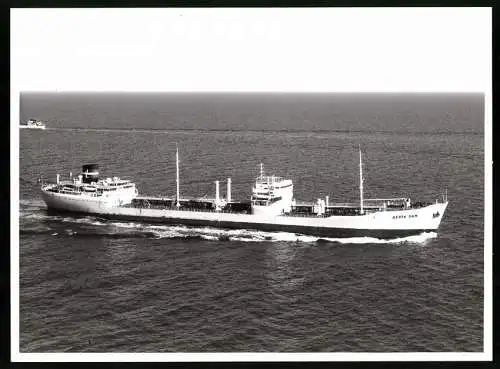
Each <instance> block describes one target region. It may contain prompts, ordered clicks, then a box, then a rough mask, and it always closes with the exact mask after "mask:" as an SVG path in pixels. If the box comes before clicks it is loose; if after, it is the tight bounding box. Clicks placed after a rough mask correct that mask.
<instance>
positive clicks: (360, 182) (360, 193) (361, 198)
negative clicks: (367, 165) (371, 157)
mask: <svg viewBox="0 0 500 369" xmlns="http://www.w3.org/2000/svg"><path fill="white" fill-rule="evenodd" d="M359 204H360V206H361V214H364V213H365V211H364V209H363V162H362V161H361V145H360V146H359Z"/></svg>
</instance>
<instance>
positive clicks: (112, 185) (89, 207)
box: [42, 165, 137, 213]
mask: <svg viewBox="0 0 500 369" xmlns="http://www.w3.org/2000/svg"><path fill="white" fill-rule="evenodd" d="M97 168H98V167H97V165H89V166H84V168H83V171H82V173H81V174H80V175H79V176H78V177H76V178H72V176H71V175H70V179H69V180H66V181H60V176H59V174H58V175H57V180H56V183H52V184H44V185H42V196H43V199H44V200H45V202H46V204H47V206H48V207H49V208H51V209H58V210H65V211H75V212H85V213H87V212H89V213H98V212H99V211H101V210H102V209H103V208H106V207H113V206H115V207H116V206H123V205H127V204H130V203H131V202H132V199H134V198H135V197H136V196H137V189H136V186H135V183H133V182H131V181H129V180H126V179H120V178H118V177H113V178H105V179H99V178H98V175H99V172H98V171H97Z"/></svg>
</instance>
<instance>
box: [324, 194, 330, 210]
mask: <svg viewBox="0 0 500 369" xmlns="http://www.w3.org/2000/svg"><path fill="white" fill-rule="evenodd" d="M329 200H330V196H328V195H327V196H325V203H326V207H328V204H329Z"/></svg>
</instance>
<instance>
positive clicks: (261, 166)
mask: <svg viewBox="0 0 500 369" xmlns="http://www.w3.org/2000/svg"><path fill="white" fill-rule="evenodd" d="M263 177H264V164H262V163H260V179H262V178H263Z"/></svg>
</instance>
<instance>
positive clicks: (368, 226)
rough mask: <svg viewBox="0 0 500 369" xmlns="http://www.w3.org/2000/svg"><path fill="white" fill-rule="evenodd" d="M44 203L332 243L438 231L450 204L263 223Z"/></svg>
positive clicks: (55, 200)
mask: <svg viewBox="0 0 500 369" xmlns="http://www.w3.org/2000/svg"><path fill="white" fill-rule="evenodd" d="M43 198H44V200H45V203H46V204H47V207H48V209H49V210H50V211H51V212H54V211H55V212H69V213H74V214H82V215H89V214H90V215H95V216H99V217H102V218H106V219H111V220H125V221H138V222H146V223H161V224H182V225H188V226H209V227H216V228H228V229H255V230H263V231H270V232H292V233H300V234H307V235H312V236H317V237H330V238H350V237H373V238H378V239H393V238H399V237H406V236H411V235H416V234H420V233H422V232H430V231H435V230H437V228H438V227H439V224H440V221H441V218H442V216H443V214H444V211H445V209H446V206H447V203H437V204H432V205H429V206H426V207H423V208H419V209H405V210H398V211H380V212H376V213H370V214H366V215H355V216H330V217H297V216H272V217H262V216H257V215H252V214H240V213H224V212H208V211H185V210H174V209H152V208H136V207H124V206H110V205H106V204H104V203H102V202H100V201H98V200H89V199H79V200H76V199H70V198H64V197H62V196H61V195H59V194H53V193H49V192H45V191H43Z"/></svg>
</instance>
